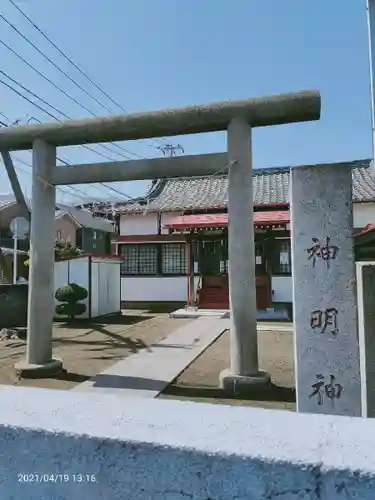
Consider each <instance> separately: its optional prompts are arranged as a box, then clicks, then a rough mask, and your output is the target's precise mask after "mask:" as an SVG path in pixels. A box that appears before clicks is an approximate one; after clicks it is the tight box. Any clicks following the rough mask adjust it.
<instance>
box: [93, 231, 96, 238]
mask: <svg viewBox="0 0 375 500" xmlns="http://www.w3.org/2000/svg"><path fill="white" fill-rule="evenodd" d="M92 239H93V240H96V231H93V232H92Z"/></svg>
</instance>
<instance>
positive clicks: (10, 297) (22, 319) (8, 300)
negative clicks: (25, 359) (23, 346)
mask: <svg viewBox="0 0 375 500" xmlns="http://www.w3.org/2000/svg"><path fill="white" fill-rule="evenodd" d="M28 290H29V287H28V285H27V284H19V285H2V284H0V329H1V328H11V327H15V326H26V324H27V295H28ZM0 496H1V495H0Z"/></svg>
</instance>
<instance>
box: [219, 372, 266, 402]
mask: <svg viewBox="0 0 375 500" xmlns="http://www.w3.org/2000/svg"><path fill="white" fill-rule="evenodd" d="M219 385H220V388H221V389H224V391H225V392H226V393H228V395H231V396H234V397H236V396H254V395H256V394H257V393H260V392H262V393H264V391H269V390H270V389H271V378H270V376H269V374H268V373H266V372H262V371H259V372H258V373H257V374H255V375H248V376H246V375H235V374H234V373H232V372H231V371H230V370H224V371H222V372H221V373H220V376H219Z"/></svg>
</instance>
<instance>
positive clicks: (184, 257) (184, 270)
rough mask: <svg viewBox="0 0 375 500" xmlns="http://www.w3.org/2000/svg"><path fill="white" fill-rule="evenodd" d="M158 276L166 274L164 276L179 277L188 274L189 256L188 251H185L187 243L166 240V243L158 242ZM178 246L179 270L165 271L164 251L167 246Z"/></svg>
mask: <svg viewBox="0 0 375 500" xmlns="http://www.w3.org/2000/svg"><path fill="white" fill-rule="evenodd" d="M159 246H160V269H159V271H160V276H166V277H168V276H169V277H179V276H180V277H181V276H187V275H188V274H189V263H188V258H189V252H188V251H187V244H186V243H185V242H177V241H176V242H168V243H160V244H159ZM172 246H173V247H176V246H179V247H180V255H179V258H180V263H179V266H180V270H179V272H176V273H170V272H165V271H164V251H165V249H166V248H168V247H172Z"/></svg>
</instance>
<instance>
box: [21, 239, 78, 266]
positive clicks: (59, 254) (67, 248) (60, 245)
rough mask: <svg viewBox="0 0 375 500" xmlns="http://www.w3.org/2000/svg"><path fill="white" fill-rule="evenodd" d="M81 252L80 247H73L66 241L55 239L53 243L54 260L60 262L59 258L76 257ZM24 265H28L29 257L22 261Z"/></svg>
mask: <svg viewBox="0 0 375 500" xmlns="http://www.w3.org/2000/svg"><path fill="white" fill-rule="evenodd" d="M82 254H83V252H82V250H81V249H80V248H78V247H75V246H74V245H72V244H71V243H69V242H67V241H60V240H58V241H56V243H55V262H60V261H61V260H66V259H71V258H72V257H78V256H79V255H82ZM24 264H25V266H29V265H30V259H27V260H26V261H25V262H24Z"/></svg>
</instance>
